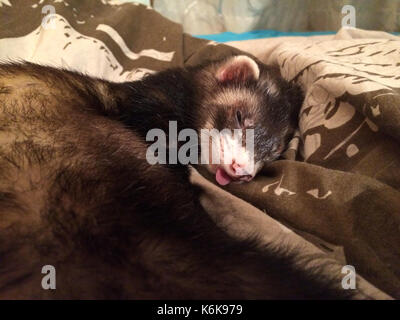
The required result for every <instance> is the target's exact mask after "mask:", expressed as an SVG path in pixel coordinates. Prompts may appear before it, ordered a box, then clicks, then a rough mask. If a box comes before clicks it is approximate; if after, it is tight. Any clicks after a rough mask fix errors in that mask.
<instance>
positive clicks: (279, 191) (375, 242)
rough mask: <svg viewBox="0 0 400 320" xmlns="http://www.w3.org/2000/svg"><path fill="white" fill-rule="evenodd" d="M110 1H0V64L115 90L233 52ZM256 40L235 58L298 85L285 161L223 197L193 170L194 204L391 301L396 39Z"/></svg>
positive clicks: (399, 205)
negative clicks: (271, 67) (300, 97)
mask: <svg viewBox="0 0 400 320" xmlns="http://www.w3.org/2000/svg"><path fill="white" fill-rule="evenodd" d="M115 3H116V2H115V1H105V0H103V1H101V2H100V1H80V0H65V1H61V0H55V1H43V0H36V1H13V0H0V26H1V27H0V60H1V61H10V60H11V61H15V60H21V59H23V60H28V61H32V62H37V63H42V64H50V65H54V66H60V67H64V68H69V69H75V70H79V71H81V72H84V73H87V74H89V75H93V76H99V77H103V78H105V79H110V80H114V81H125V80H132V79H140V77H142V76H143V75H144V74H146V73H150V72H155V71H159V70H163V69H165V68H168V67H176V66H185V65H195V64H197V63H200V62H203V61H204V60H207V59H216V58H221V57H224V56H226V55H228V54H231V53H238V52H239V51H238V50H237V49H235V48H233V47H232V46H225V45H217V44H215V43H212V42H208V41H206V40H201V39H195V38H192V37H190V36H188V35H186V34H184V33H183V31H182V27H181V26H180V25H178V24H175V23H173V22H171V21H168V20H166V19H165V18H162V17H161V16H160V15H159V14H158V13H156V12H154V11H153V10H150V9H149V8H146V7H144V6H138V5H134V4H115ZM46 5H51V6H53V7H54V10H55V11H54V12H52V11H49V7H47V10H44V9H46V8H45V6H46ZM42 10H44V13H45V14H43V13H42V12H43V11H42ZM48 13H51V14H54V15H52V16H48V15H46V14H48ZM339 36H340V34H339V35H338V37H339ZM342 36H343V37H345V35H342ZM347 37H348V38H349V37H350V38H351V36H349V35H347ZM339 38H340V37H339ZM258 41H259V42H258ZM265 41H268V40H257V41H256V42H255V43H252V44H251V45H248V46H247V47H246V44H244V47H243V48H242V49H245V50H247V51H250V52H252V53H253V54H255V55H257V56H258V57H259V58H260V59H261V60H263V61H265V62H270V63H279V64H280V66H281V69H282V72H283V74H284V76H285V77H287V78H288V79H294V80H295V81H299V82H300V83H301V84H302V86H303V88H304V90H305V91H306V92H307V97H306V101H305V104H304V106H303V110H302V114H301V119H300V133H299V135H298V137H297V138H294V139H293V140H292V142H291V146H290V149H289V150H288V152H287V153H286V156H287V158H288V160H280V161H276V162H274V163H273V164H271V165H270V166H268V167H266V168H265V170H264V171H263V172H262V173H261V174H260V175H259V176H258V177H257V178H256V180H255V181H254V182H252V183H249V184H243V185H231V186H229V187H228V188H226V190H228V191H230V192H231V193H227V192H226V191H225V190H222V189H221V188H219V187H217V186H215V185H214V184H211V183H209V182H208V181H207V180H206V179H204V178H203V177H201V176H200V175H199V174H198V173H196V172H195V171H194V173H193V175H192V179H193V183H195V184H198V185H200V186H201V187H202V188H203V190H204V192H203V193H202V194H200V195H199V196H200V197H201V201H202V203H203V205H204V206H205V208H206V209H207V211H208V212H209V213H210V215H211V216H212V217H214V218H215V220H216V221H217V223H219V224H221V226H222V227H224V228H226V230H227V231H228V232H229V233H231V234H233V235H235V236H243V234H249V233H250V234H254V233H256V234H259V235H260V236H261V237H262V240H263V241H265V243H266V244H268V246H269V247H270V248H274V249H273V250H275V248H276V247H280V246H282V247H284V248H289V249H296V250H299V259H302V258H303V257H304V256H307V257H314V260H313V262H314V263H318V264H320V265H321V270H322V272H324V273H326V275H327V276H329V277H333V278H335V279H337V281H338V286H340V283H341V280H342V278H343V276H344V275H343V274H341V268H342V266H343V265H344V264H351V265H354V267H355V269H356V271H357V275H358V278H357V288H358V290H359V292H360V297H365V295H367V296H370V297H373V298H387V297H388V296H387V295H385V294H384V293H383V292H380V291H379V290H377V289H376V288H374V287H373V286H372V285H370V284H369V283H368V282H366V281H365V280H363V278H362V277H360V275H362V276H364V277H366V278H367V279H368V280H369V281H370V282H372V283H373V284H374V285H376V286H378V287H379V288H380V289H382V290H384V291H385V292H387V293H389V294H390V295H392V296H394V297H397V298H399V297H400V292H399V288H400V279H399V278H400V275H399V270H400V268H399V266H400V255H399V250H398V247H399V240H400V239H399V214H400V210H399V209H400V197H399V191H398V188H399V186H400V178H399V173H398V172H399V167H400V162H399V161H400V154H399V151H398V150H399V148H398V139H399V138H400V131H399V125H398V124H399V123H400V122H399V121H398V120H399V118H398V117H399V114H398V102H397V100H396V99H398V96H397V92H396V90H397V89H396V85H397V83H398V82H396V81H398V80H397V79H396V77H397V75H396V68H398V67H396V64H397V61H396V56H398V49H399V43H398V41H397V39H396V40H395V39H390V41H389V39H372V40H371V39H365V40H363V39H361V40H330V41H328V42H324V41H321V42H314V41H312V40H304V39H297V41H298V42H297V43H296V44H295V43H294V42H293V41H292V42H286V43H285V44H281V45H274V46H268V45H267V43H266V42H265ZM271 43H272V42H271ZM275 44H276V43H275ZM260 45H262V46H261V47H260ZM396 46H397V47H396ZM396 50H397V51H396ZM376 64H381V66H377V65H376ZM397 70H398V69H397ZM397 87H398V86H397ZM303 141H304V144H303ZM294 160H298V161H294ZM200 171H201V169H200ZM205 176H207V175H206V174H205ZM211 180H212V181H213V179H211ZM233 194H234V195H235V196H234V195H233ZM238 197H239V198H241V199H243V200H245V201H247V203H246V202H245V201H243V200H241V199H239V198H238ZM266 213H267V214H268V215H270V216H272V217H274V218H275V219H277V220H279V221H280V222H279V223H278V222H277V221H276V220H274V219H271V218H270V217H269V216H268V215H267V214H266ZM284 225H285V226H286V227H285V226H284ZM287 227H289V228H287ZM291 230H295V231H296V233H293V232H292V231H291ZM0 232H1V230H0ZM299 234H300V235H301V236H299ZM303 237H304V238H306V239H308V240H309V241H311V242H312V243H314V244H315V245H317V246H318V247H319V248H320V249H323V251H324V252H325V253H323V252H322V251H321V250H320V249H318V248H316V247H315V246H314V245H312V244H311V243H310V242H308V241H306V240H304V238H303ZM0 276H1V275H0Z"/></svg>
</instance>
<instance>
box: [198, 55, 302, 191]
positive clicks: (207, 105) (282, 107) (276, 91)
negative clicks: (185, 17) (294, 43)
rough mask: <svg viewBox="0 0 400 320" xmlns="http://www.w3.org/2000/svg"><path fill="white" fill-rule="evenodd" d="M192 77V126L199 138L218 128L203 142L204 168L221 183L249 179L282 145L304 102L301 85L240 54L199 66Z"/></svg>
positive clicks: (291, 129)
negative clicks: (194, 104)
mask: <svg viewBox="0 0 400 320" xmlns="http://www.w3.org/2000/svg"><path fill="white" fill-rule="evenodd" d="M195 81H196V84H197V85H196V87H197V90H198V91H199V92H200V93H199V95H200V99H197V101H198V103H199V106H198V107H197V108H195V110H196V115H195V117H196V122H197V125H196V127H197V128H200V131H201V129H203V136H202V137H203V138H204V137H205V136H206V135H207V132H212V129H216V130H218V132H220V136H219V137H217V138H216V137H215V136H211V135H210V136H209V137H208V138H206V139H202V140H201V143H202V149H201V153H202V154H201V156H202V158H203V157H207V158H208V159H209V161H208V162H209V164H206V165H205V166H206V167H207V169H208V170H209V171H210V172H211V173H212V174H215V178H216V180H217V182H218V183H219V184H220V185H226V184H229V183H230V182H242V181H250V180H252V179H253V178H254V177H255V175H256V174H257V172H258V171H259V170H260V169H261V168H262V167H263V166H264V164H265V163H267V162H270V161H273V160H275V159H277V158H278V157H279V156H280V155H281V154H282V152H283V151H284V150H285V149H286V146H287V143H288V141H289V139H290V137H291V135H292V134H293V131H294V129H295V128H296V126H297V118H298V112H299V109H300V106H301V103H302V100H303V99H302V93H301V91H300V89H299V87H297V86H295V85H291V84H289V83H288V82H286V81H285V80H284V79H283V78H282V77H281V76H280V74H279V70H277V69H275V68H271V67H267V66H264V65H262V64H259V63H257V62H256V61H255V60H253V59H251V58H250V57H247V56H244V55H241V56H233V57H230V58H228V59H226V60H224V61H220V62H217V63H211V64H209V65H207V66H206V67H202V68H200V69H198V72H197V73H196V75H195ZM204 129H205V130H204ZM235 129H236V130H235ZM216 130H214V131H216ZM234 130H235V131H234ZM229 132H230V134H229ZM234 132H235V133H234ZM204 134H205V135H204ZM207 139H208V142H210V143H209V147H208V148H207V147H204V146H205V145H204V142H206V141H207ZM213 139H214V140H213ZM215 143H216V144H215ZM251 144H252V145H251ZM212 148H214V149H212ZM203 163H204V162H203Z"/></svg>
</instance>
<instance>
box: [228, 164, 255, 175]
mask: <svg viewBox="0 0 400 320" xmlns="http://www.w3.org/2000/svg"><path fill="white" fill-rule="evenodd" d="M231 170H232V171H233V172H234V173H235V175H236V176H239V177H242V176H252V175H251V172H248V170H246V164H242V163H238V162H236V161H233V162H232V164H231Z"/></svg>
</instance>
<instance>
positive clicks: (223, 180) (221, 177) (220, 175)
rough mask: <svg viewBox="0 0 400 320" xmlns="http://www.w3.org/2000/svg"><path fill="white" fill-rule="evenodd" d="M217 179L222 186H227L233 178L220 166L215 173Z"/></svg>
mask: <svg viewBox="0 0 400 320" xmlns="http://www.w3.org/2000/svg"><path fill="white" fill-rule="evenodd" d="M215 179H216V180H217V182H218V183H219V184H220V185H221V186H226V185H227V184H229V183H230V182H231V181H232V178H231V177H230V176H228V174H227V173H226V172H225V170H224V169H221V168H218V169H217V172H216V173H215Z"/></svg>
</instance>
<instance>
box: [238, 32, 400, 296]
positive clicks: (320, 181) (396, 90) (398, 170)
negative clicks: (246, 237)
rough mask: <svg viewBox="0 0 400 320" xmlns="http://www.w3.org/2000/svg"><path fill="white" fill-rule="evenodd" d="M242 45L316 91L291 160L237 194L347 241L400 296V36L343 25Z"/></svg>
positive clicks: (356, 258)
mask: <svg viewBox="0 0 400 320" xmlns="http://www.w3.org/2000/svg"><path fill="white" fill-rule="evenodd" d="M239 47H240V48H241V49H243V50H247V49H249V51H250V52H254V53H255V54H257V55H258V57H259V58H260V59H261V60H263V61H264V62H266V63H271V64H273V63H276V64H278V65H279V66H280V69H281V72H282V74H283V76H284V77H285V78H287V79H288V80H293V81H297V82H298V83H300V84H301V86H302V88H303V89H304V91H305V93H306V97H305V101H304V104H303V106H302V110H301V114H300V121H299V128H300V133H299V135H298V137H296V138H294V139H293V140H292V142H291V145H290V148H289V150H288V152H287V154H286V158H287V159H288V160H285V161H277V162H275V163H274V164H272V165H271V166H269V167H268V168H266V169H265V171H264V175H263V176H260V177H259V178H258V180H256V182H255V183H253V184H251V185H249V186H248V188H247V189H246V188H244V187H242V186H238V187H236V186H232V187H231V189H230V190H231V192H233V193H235V194H238V195H239V196H240V197H242V198H243V199H245V200H247V201H249V202H251V203H252V204H254V205H256V206H257V207H259V208H260V209H262V210H266V212H268V213H269V214H270V215H272V216H273V217H275V218H277V219H278V220H281V221H284V222H286V223H287V224H288V225H290V226H291V227H293V228H295V229H298V230H302V231H306V232H308V233H310V234H312V235H314V236H318V237H320V238H322V239H324V240H326V241H329V242H330V243H332V244H335V245H339V246H343V247H344V252H345V256H346V259H347V262H348V263H349V264H352V265H355V266H356V269H357V270H359V272H361V273H362V274H363V275H364V276H366V277H367V278H368V279H369V280H371V281H373V283H375V284H377V285H378V286H379V287H381V288H385V289H386V290H387V291H388V292H389V293H390V294H392V295H393V296H396V297H398V298H399V297H400V250H399V244H400V232H399V231H400V63H399V57H400V38H398V37H395V36H392V35H389V34H385V33H381V32H368V31H363V30H358V29H342V30H341V31H340V32H339V33H338V34H337V35H335V36H334V37H325V38H321V37H319V38H317V39H313V38H309V39H304V38H303V39H290V41H288V39H286V41H285V39H282V40H280V43H279V44H278V43H277V42H274V43H273V45H272V44H268V40H257V44H256V45H255V42H254V41H253V42H252V41H250V42H249V43H248V44H247V45H246V44H241V45H240V46H239ZM271 48H272V49H271ZM293 160H299V161H293ZM317 242H318V241H317Z"/></svg>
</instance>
